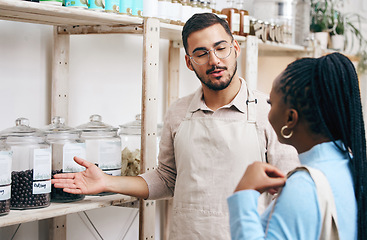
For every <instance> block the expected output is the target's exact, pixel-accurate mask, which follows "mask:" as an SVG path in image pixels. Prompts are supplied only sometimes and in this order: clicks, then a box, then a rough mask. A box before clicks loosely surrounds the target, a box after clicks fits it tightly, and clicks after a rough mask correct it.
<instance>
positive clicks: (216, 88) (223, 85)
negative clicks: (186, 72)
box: [193, 61, 237, 91]
mask: <svg viewBox="0 0 367 240" xmlns="http://www.w3.org/2000/svg"><path fill="white" fill-rule="evenodd" d="M193 69H194V72H195V74H196V76H197V78H199V80H200V81H201V82H202V83H203V84H204V85H205V86H207V87H208V88H209V89H211V90H214V91H220V90H223V89H226V88H227V87H228V86H229V84H231V82H232V79H233V77H234V75H235V74H236V72H237V61H236V66H235V68H234V71H233V74H232V76H230V78H229V81H227V82H222V83H220V84H219V85H215V84H213V83H212V82H211V81H210V80H209V81H208V82H205V81H204V80H203V78H202V77H200V76H199V74H198V73H197V72H196V70H195V68H194V67H193ZM215 69H223V70H227V67H216V66H213V68H211V69H209V70H208V71H206V74H209V73H210V72H212V71H214V70H215ZM208 79H209V78H208Z"/></svg>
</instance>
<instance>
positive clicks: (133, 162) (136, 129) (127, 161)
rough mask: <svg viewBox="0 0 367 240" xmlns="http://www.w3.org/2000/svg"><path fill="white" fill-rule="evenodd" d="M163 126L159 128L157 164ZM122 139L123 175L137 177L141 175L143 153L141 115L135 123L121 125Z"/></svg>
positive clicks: (138, 115)
mask: <svg viewBox="0 0 367 240" xmlns="http://www.w3.org/2000/svg"><path fill="white" fill-rule="evenodd" d="M161 128H162V125H158V126H157V134H156V136H157V164H158V152H159V141H160V132H161ZM119 135H120V137H121V149H122V152H121V163H122V167H121V175H124V176H137V175H139V174H140V151H141V114H137V115H136V116H135V121H133V122H129V123H126V124H123V125H120V131H119Z"/></svg>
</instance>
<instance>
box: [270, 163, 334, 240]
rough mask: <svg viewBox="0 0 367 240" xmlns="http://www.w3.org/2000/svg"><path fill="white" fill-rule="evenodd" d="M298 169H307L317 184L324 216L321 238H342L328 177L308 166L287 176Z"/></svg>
mask: <svg viewBox="0 0 367 240" xmlns="http://www.w3.org/2000/svg"><path fill="white" fill-rule="evenodd" d="M297 171H307V172H308V173H309V174H310V176H311V178H312V180H313V181H314V183H315V185H316V191H317V199H318V201H319V206H320V213H321V217H322V221H321V222H322V227H321V234H320V240H339V239H340V238H339V232H338V219H337V214H336V207H335V202H334V196H333V192H332V190H331V188H330V185H329V182H328V180H327V178H326V177H325V175H324V174H323V173H322V172H321V171H320V170H318V169H315V168H311V167H307V166H301V167H297V168H295V169H294V170H292V171H290V172H289V173H288V174H287V177H288V178H289V177H290V176H291V175H292V174H293V173H295V172H297ZM280 193H281V191H279V193H278V196H279V194H280ZM275 201H276V200H275ZM275 204H276V202H275V203H274V205H273V209H272V211H271V213H270V216H269V220H270V218H271V215H272V213H273V211H274V207H275ZM269 220H268V224H267V227H266V234H267V231H268V227H269Z"/></svg>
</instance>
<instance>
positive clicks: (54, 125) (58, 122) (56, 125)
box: [44, 116, 81, 134]
mask: <svg viewBox="0 0 367 240" xmlns="http://www.w3.org/2000/svg"><path fill="white" fill-rule="evenodd" d="M44 131H45V133H47V134H58V133H70V134H76V133H80V132H81V130H78V129H76V128H72V127H69V126H67V125H66V124H65V118H63V117H59V116H56V117H53V118H52V119H51V124H50V125H47V126H46V127H45V128H44Z"/></svg>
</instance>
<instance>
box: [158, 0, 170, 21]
mask: <svg viewBox="0 0 367 240" xmlns="http://www.w3.org/2000/svg"><path fill="white" fill-rule="evenodd" d="M168 4H169V3H168V2H166V1H158V16H159V17H160V18H162V19H168V15H167V13H168V11H169V10H168V7H169V5H168Z"/></svg>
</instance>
